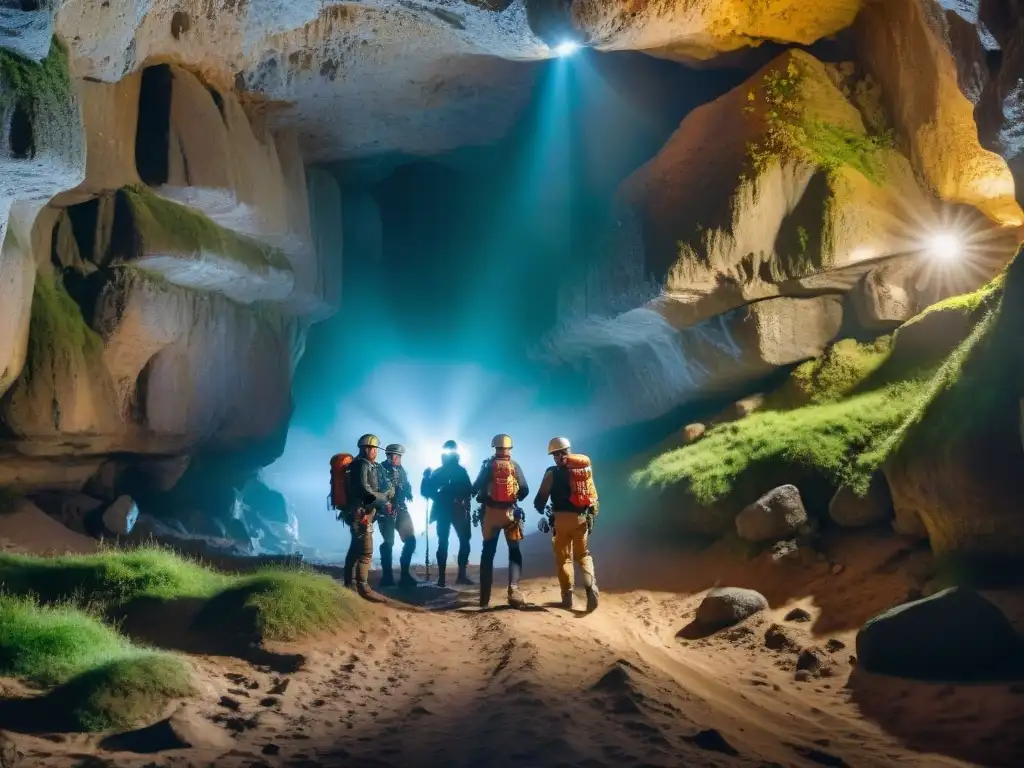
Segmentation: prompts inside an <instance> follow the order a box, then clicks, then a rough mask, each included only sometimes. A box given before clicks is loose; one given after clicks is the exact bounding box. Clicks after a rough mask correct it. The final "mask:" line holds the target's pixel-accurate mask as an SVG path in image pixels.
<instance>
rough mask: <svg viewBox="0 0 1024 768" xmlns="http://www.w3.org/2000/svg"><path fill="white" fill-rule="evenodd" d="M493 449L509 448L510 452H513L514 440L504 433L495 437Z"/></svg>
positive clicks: (492, 442) (492, 441)
mask: <svg viewBox="0 0 1024 768" xmlns="http://www.w3.org/2000/svg"><path fill="white" fill-rule="evenodd" d="M491 448H508V449H509V450H511V449H512V438H511V437H509V436H508V435H506V434H504V433H502V434H500V435H495V436H494V439H493V440H491Z"/></svg>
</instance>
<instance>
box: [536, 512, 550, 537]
mask: <svg viewBox="0 0 1024 768" xmlns="http://www.w3.org/2000/svg"><path fill="white" fill-rule="evenodd" d="M537 530H538V531H540V532H541V533H551V523H549V522H548V519H547V517H545V516H544V515H541V517H540V519H539V520H538V521H537Z"/></svg>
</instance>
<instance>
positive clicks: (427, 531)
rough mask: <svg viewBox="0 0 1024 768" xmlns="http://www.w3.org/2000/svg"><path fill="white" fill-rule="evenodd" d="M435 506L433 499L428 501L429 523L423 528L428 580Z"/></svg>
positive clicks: (428, 578) (428, 577)
mask: <svg viewBox="0 0 1024 768" xmlns="http://www.w3.org/2000/svg"><path fill="white" fill-rule="evenodd" d="M433 506H434V502H433V500H431V501H429V502H428V503H427V521H426V522H427V524H426V526H425V527H424V528H423V540H424V542H425V544H426V548H427V551H426V552H425V553H424V558H425V561H426V564H427V581H430V510H431V509H432V508H433Z"/></svg>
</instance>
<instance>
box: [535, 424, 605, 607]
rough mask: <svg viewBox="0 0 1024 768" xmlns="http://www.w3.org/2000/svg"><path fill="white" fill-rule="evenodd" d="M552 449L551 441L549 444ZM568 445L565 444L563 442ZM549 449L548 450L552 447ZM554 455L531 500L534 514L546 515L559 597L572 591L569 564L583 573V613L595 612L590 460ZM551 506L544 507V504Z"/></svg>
mask: <svg viewBox="0 0 1024 768" xmlns="http://www.w3.org/2000/svg"><path fill="white" fill-rule="evenodd" d="M551 442H552V446H553V445H554V443H555V441H554V440H552V441H551ZM565 442H566V443H567V444H568V440H566V441H565ZM552 446H549V447H552ZM564 450H565V448H562V447H559V448H558V450H556V451H555V453H556V454H558V455H556V456H555V466H553V467H548V468H547V470H546V471H545V472H544V479H543V480H542V481H541V484H540V488H539V489H538V490H537V495H536V497H535V498H534V500H533V506H534V508H536V510H537V511H538V512H541V513H542V514H547V515H548V516H549V518H550V523H551V532H552V534H553V535H552V538H551V548H552V550H553V551H554V555H555V565H556V567H557V569H558V570H557V573H558V584H559V586H560V587H561V589H562V594H563V595H564V594H565V593H566V592H571V591H572V589H573V576H574V573H573V561H575V562H576V563H578V564H579V566H580V570H581V571H582V572H583V584H584V586H585V587H586V589H587V610H588V611H592V610H595V609H596V608H597V601H598V593H597V584H596V581H595V578H594V558H593V557H592V556H591V554H590V549H589V536H590V532H591V531H592V530H593V527H594V518H595V516H596V515H597V511H598V498H597V487H596V486H595V485H594V476H593V470H592V468H591V465H590V459H589V458H588V457H586V456H584V455H582V454H572V453H570V454H563V453H561V451H564ZM549 499H550V501H551V506H550V507H548V506H546V505H547V503H548V500H549Z"/></svg>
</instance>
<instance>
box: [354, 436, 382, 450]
mask: <svg viewBox="0 0 1024 768" xmlns="http://www.w3.org/2000/svg"><path fill="white" fill-rule="evenodd" d="M356 445H357V446H359V447H360V448H380V438H379V437H377V436H376V435H371V434H365V435H363V436H362V437H360V438H359V442H357V443H356Z"/></svg>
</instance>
